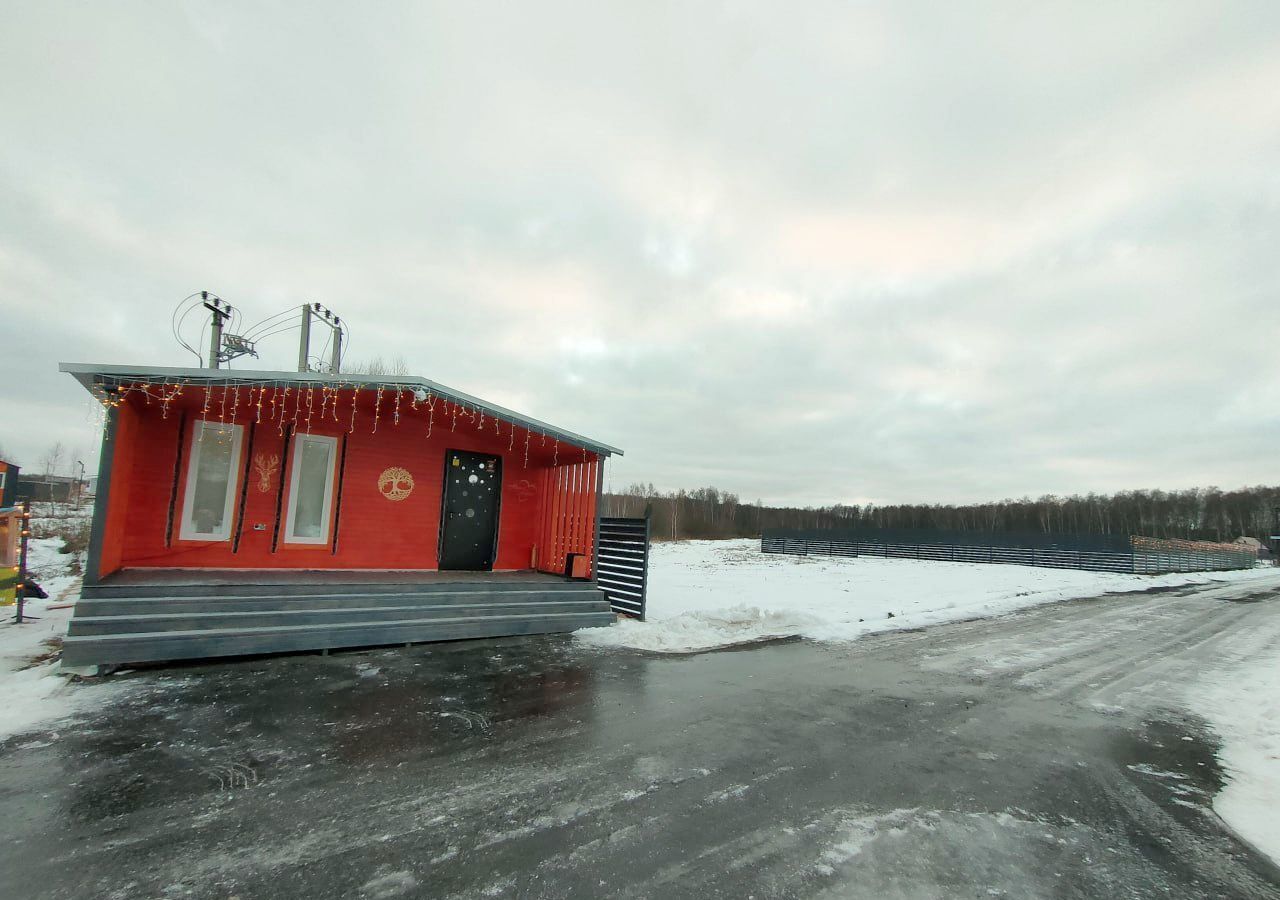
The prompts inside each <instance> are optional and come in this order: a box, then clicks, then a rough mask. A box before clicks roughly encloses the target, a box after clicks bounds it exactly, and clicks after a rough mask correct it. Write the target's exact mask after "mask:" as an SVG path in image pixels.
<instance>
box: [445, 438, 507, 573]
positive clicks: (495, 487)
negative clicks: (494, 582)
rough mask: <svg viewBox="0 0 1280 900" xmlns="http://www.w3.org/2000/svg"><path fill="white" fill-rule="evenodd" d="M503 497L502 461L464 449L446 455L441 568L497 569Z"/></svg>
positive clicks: (450, 451)
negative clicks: (500, 498) (495, 559)
mask: <svg viewBox="0 0 1280 900" xmlns="http://www.w3.org/2000/svg"><path fill="white" fill-rule="evenodd" d="M501 496H502V460H501V459H499V458H498V457H496V456H486V455H485V454H483V453H465V452H463V451H461V450H449V451H447V452H446V453H445V455H444V510H443V513H442V515H441V519H440V524H441V527H440V568H442V569H474V570H485V569H492V568H493V557H494V555H495V554H496V553H497V547H498V498H499V497H501Z"/></svg>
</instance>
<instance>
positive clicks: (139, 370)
mask: <svg viewBox="0 0 1280 900" xmlns="http://www.w3.org/2000/svg"><path fill="white" fill-rule="evenodd" d="M58 371H60V372H66V373H68V374H69V375H71V376H72V377H74V378H75V379H76V381H78V382H80V384H82V385H83V386H84V389H85V390H87V391H88V392H89V393H90V394H91V395H92V396H93V397H94V399H97V400H101V399H102V389H103V388H104V387H110V386H114V385H121V384H130V383H135V382H152V383H155V382H161V383H163V382H168V383H170V384H195V385H208V386H218V387H221V386H223V385H226V386H230V387H234V386H236V385H249V384H276V385H282V386H285V385H295V384H300V385H312V386H317V387H318V386H321V385H325V386H328V387H339V388H355V389H357V390H376V389H377V388H379V387H381V388H384V389H385V388H391V389H392V390H394V389H396V388H401V389H403V390H409V391H412V390H415V389H421V390H424V391H427V392H429V393H431V394H433V395H434V396H437V397H441V398H443V399H445V400H447V401H450V402H453V403H461V404H464V405H466V406H471V407H474V408H476V409H478V410H481V411H483V412H484V413H485V414H486V415H490V416H495V417H497V418H499V419H504V420H506V421H507V422H511V423H513V424H515V425H519V426H520V427H521V428H527V429H530V430H532V431H537V432H539V433H542V434H545V435H546V436H547V437H552V438H555V439H557V440H560V441H564V442H565V443H567V444H572V445H574V446H577V447H584V448H586V449H587V450H590V451H592V452H593V453H597V454H599V455H601V456H612V455H617V456H622V451H621V450H619V449H618V448H617V447H611V446H609V445H608V444H602V443H600V442H599V441H595V440H592V439H591V438H588V437H584V436H582V435H580V434H575V433H574V432H572V431H566V430H565V429H563V428H557V427H556V426H555V425H550V424H548V423H546V422H542V421H539V420H538V419H533V418H530V417H529V416H525V415H521V414H520V413H518V412H514V411H512V410H509V409H506V408H504V407H501V406H498V405H496V404H494V403H489V402H487V401H485V400H481V399H480V398H478V397H473V396H471V395H470V394H466V393H463V392H462V391H458V390H454V389H453V388H451V387H448V386H446V385H443V384H439V383H438V382H435V381H432V380H430V379H429V378H419V377H417V376H415V375H342V374H339V375H328V374H325V373H322V372H267V371H263V372H258V371H251V370H249V369H188V368H181V367H176V366H115V365H103V364H97V363H59V365H58Z"/></svg>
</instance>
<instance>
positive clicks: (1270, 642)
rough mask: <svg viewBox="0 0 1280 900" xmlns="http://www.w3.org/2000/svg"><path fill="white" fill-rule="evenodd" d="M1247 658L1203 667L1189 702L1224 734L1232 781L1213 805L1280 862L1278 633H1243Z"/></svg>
mask: <svg viewBox="0 0 1280 900" xmlns="http://www.w3.org/2000/svg"><path fill="white" fill-rule="evenodd" d="M1241 641H1242V644H1248V643H1250V642H1253V643H1257V646H1254V647H1243V646H1242V648H1241V650H1242V654H1241V659H1242V660H1245V661H1244V662H1242V663H1240V664H1237V665H1229V666H1226V667H1224V668H1222V669H1219V670H1217V671H1209V672H1201V673H1199V677H1198V678H1197V679H1196V684H1195V687H1194V688H1193V689H1192V690H1191V691H1190V696H1189V700H1190V705H1191V708H1192V709H1194V710H1195V711H1197V712H1198V713H1199V714H1200V715H1202V716H1203V717H1204V718H1205V719H1206V720H1207V721H1208V722H1209V724H1210V725H1211V726H1212V727H1213V729H1214V731H1216V732H1217V733H1218V736H1219V737H1220V738H1221V740H1222V749H1221V750H1220V752H1219V758H1220V760H1221V762H1222V765H1223V768H1224V769H1225V770H1226V772H1227V777H1228V781H1227V784H1226V786H1225V787H1224V788H1223V789H1222V791H1221V792H1219V794H1218V795H1217V796H1216V797H1214V798H1213V808H1214V810H1215V811H1216V812H1217V813H1218V815H1219V816H1221V817H1222V818H1223V820H1224V821H1226V823H1227V824H1228V825H1230V826H1231V828H1232V829H1233V830H1234V831H1235V832H1236V833H1237V834H1239V835H1240V836H1241V837H1243V838H1244V839H1245V840H1247V841H1249V842H1250V843H1252V844H1253V845H1254V846H1255V847H1257V848H1258V849H1259V850H1261V851H1262V852H1263V853H1265V854H1267V855H1268V856H1270V857H1271V859H1272V860H1274V861H1275V863H1276V864H1277V865H1280V639H1277V636H1276V635H1275V634H1273V633H1267V632H1260V633H1255V634H1248V635H1242V636H1241Z"/></svg>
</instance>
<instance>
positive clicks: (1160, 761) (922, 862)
mask: <svg viewBox="0 0 1280 900" xmlns="http://www.w3.org/2000/svg"><path fill="white" fill-rule="evenodd" d="M1277 640H1280V585H1278V584H1277V582H1276V580H1275V579H1271V580H1263V581H1255V582H1251V583H1249V584H1240V585H1233V584H1226V585H1206V586H1187V587H1181V588H1168V589H1166V590H1165V591H1164V592H1162V593H1152V594H1147V595H1139V596H1134V595H1128V596H1123V597H1109V598H1102V599H1096V600H1081V601H1069V602H1064V603H1058V604H1053V605H1048V606H1040V607H1036V608H1033V609H1029V610H1026V611H1023V612H1020V613H1016V614H1013V615H1009V616H1004V617H1002V618H997V619H992V620H987V621H981V622H965V623H958V624H950V625H939V626H933V627H930V628H929V629H927V630H924V631H918V632H899V633H893V634H886V635H881V636H873V637H867V638H864V639H862V640H860V641H856V642H853V643H847V644H835V643H815V642H802V641H792V642H787V643H772V644H764V645H757V646H753V647H751V648H749V649H740V650H732V651H727V652H719V653H706V654H702V655H696V656H659V655H653V654H639V653H636V652H634V651H629V650H600V649H596V648H590V647H586V646H583V645H582V643H581V642H579V641H576V640H574V639H572V638H569V637H566V636H549V637H544V638H535V639H514V640H506V641H497V642H480V643H471V644H459V645H450V646H447V647H441V646H434V647H433V646H419V647H414V648H411V649H409V650H403V649H399V650H382V651H373V652H364V653H349V654H340V655H332V656H329V657H319V656H296V657H289V658H283V659H270V660H251V661H248V662H239V663H234V664H219V665H203V666H191V667H184V668H173V669H166V670H156V671H150V672H141V673H135V674H132V675H126V676H123V679H124V680H125V681H126V682H131V683H132V684H133V689H132V690H129V691H127V692H126V693H124V694H123V695H122V697H121V698H120V699H118V700H117V701H116V703H115V705H114V706H112V707H110V708H109V709H108V710H106V711H105V712H104V714H102V715H99V716H96V717H90V718H87V719H82V720H80V721H78V722H72V723H70V724H68V723H63V724H62V725H61V726H60V730H61V736H60V737H59V738H58V739H57V740H56V741H55V740H51V739H50V738H49V737H48V736H47V735H42V734H39V733H35V734H30V733H29V734H26V735H23V736H20V737H15V738H13V739H10V740H9V741H8V742H6V743H4V744H0V821H3V822H5V823H6V828H7V835H6V837H7V840H6V841H5V842H3V843H0V896H4V897H14V898H23V897H136V896H190V897H224V898H225V897H229V896H239V897H241V898H251V897H284V898H289V897H299V898H302V897H306V898H326V897H371V898H372V897H397V896H406V897H410V896H432V897H476V896H513V897H517V896H518V897H566V896H577V897H601V896H633V897H710V896H734V897H742V896H755V897H758V898H765V897H793V896H816V897H899V896H909V897H952V896H967V897H973V896H984V897H985V896H995V897H999V896H1006V897H1166V896H1177V897H1210V896H1212V897H1272V898H1280V872H1278V871H1277V869H1276V868H1275V866H1274V865H1273V864H1271V863H1270V862H1269V861H1268V860H1267V859H1266V857H1265V856H1263V855H1262V854H1260V853H1258V852H1255V851H1254V850H1253V849H1251V848H1250V846H1248V844H1246V843H1244V842H1242V841H1240V840H1238V839H1237V838H1236V837H1235V836H1233V835H1232V834H1231V833H1230V832H1229V831H1228V830H1226V829H1225V828H1223V827H1222V826H1221V824H1220V823H1219V821H1218V820H1217V818H1216V817H1215V815H1214V814H1213V812H1212V801H1213V798H1214V797H1215V795H1216V794H1217V793H1218V792H1219V790H1220V788H1222V786H1223V784H1224V782H1225V778H1226V774H1227V773H1226V772H1225V771H1224V768H1223V767H1222V765H1221V764H1220V763H1219V761H1218V758H1217V755H1216V752H1215V751H1216V750H1217V748H1218V736H1217V733H1216V732H1215V731H1213V730H1212V728H1211V727H1210V726H1209V725H1208V724H1207V723H1206V722H1205V721H1204V720H1203V719H1202V718H1200V717H1199V716H1198V715H1196V714H1195V713H1194V712H1192V711H1190V710H1191V709H1192V708H1193V705H1194V703H1195V702H1196V701H1195V699H1194V697H1192V694H1194V693H1195V691H1196V690H1198V689H1199V688H1200V687H1204V686H1212V685H1215V684H1229V683H1230V682H1231V678H1230V677H1229V675H1227V674H1224V673H1230V672H1235V671H1247V670H1248V667H1249V666H1251V665H1254V664H1256V663H1257V662H1258V659H1259V654H1263V655H1265V654H1266V653H1269V652H1272V653H1273V652H1274V650H1275V648H1276V646H1277ZM117 677H120V676H117ZM84 689H85V690H88V691H93V690H96V688H94V687H92V686H90V687H86V688H84ZM1188 698H1191V699H1188Z"/></svg>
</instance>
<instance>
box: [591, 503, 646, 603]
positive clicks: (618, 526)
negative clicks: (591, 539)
mask: <svg viewBox="0 0 1280 900" xmlns="http://www.w3.org/2000/svg"><path fill="white" fill-rule="evenodd" d="M599 541H600V543H599V546H598V547H597V556H596V584H597V585H599V587H600V590H602V591H604V594H605V596H606V597H608V598H609V605H610V606H611V607H612V608H613V611H614V612H620V613H623V614H624V615H628V616H633V617H635V618H637V619H642V620H643V619H644V608H645V595H646V593H647V592H648V582H649V520H648V518H644V519H622V518H601V519H600V538H599Z"/></svg>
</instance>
